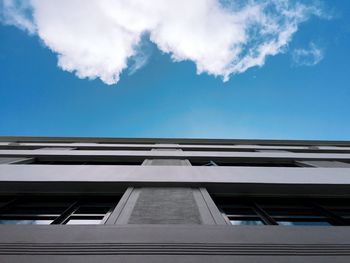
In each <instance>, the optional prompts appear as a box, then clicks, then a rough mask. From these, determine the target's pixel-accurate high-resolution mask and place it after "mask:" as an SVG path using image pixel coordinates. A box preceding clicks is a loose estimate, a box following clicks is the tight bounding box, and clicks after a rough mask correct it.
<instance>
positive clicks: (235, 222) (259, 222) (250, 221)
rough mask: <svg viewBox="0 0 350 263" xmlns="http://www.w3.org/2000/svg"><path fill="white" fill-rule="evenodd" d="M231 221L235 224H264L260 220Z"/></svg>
mask: <svg viewBox="0 0 350 263" xmlns="http://www.w3.org/2000/svg"><path fill="white" fill-rule="evenodd" d="M230 222H231V225H234V226H258V225H263V224H264V223H263V222H261V221H260V220H230Z"/></svg>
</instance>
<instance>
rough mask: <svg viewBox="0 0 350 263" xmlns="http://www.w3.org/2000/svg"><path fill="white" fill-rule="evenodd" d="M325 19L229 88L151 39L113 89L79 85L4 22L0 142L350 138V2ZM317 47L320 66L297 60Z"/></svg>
mask: <svg viewBox="0 0 350 263" xmlns="http://www.w3.org/2000/svg"><path fill="white" fill-rule="evenodd" d="M326 11H329V12H331V14H330V15H331V16H332V17H331V18H318V17H311V18H310V19H308V21H306V22H304V23H301V24H300V25H299V28H298V30H297V32H296V33H295V34H294V35H293V38H292V39H291V41H290V42H289V44H288V46H286V47H285V50H284V51H283V52H280V53H279V54H277V55H275V56H268V57H267V59H266V61H265V64H264V65H263V66H261V67H252V68H249V69H247V70H246V71H245V72H243V73H240V74H233V75H231V77H230V79H229V80H228V81H227V82H223V80H222V77H220V76H219V77H215V76H213V75H209V74H207V73H206V72H204V73H202V74H197V73H196V63H194V62H193V61H191V60H187V61H181V62H174V61H173V59H172V58H171V56H170V55H169V54H167V53H166V52H162V51H160V50H159V48H158V47H157V45H156V44H155V43H151V41H149V40H148V39H147V36H145V37H144V38H145V39H144V40H143V41H144V42H145V45H146V46H147V56H149V58H148V62H147V63H146V65H144V66H143V67H141V68H140V69H139V70H137V71H136V72H135V73H134V74H130V71H128V70H123V71H122V73H121V75H120V80H119V81H118V83H117V84H113V85H106V84H105V83H104V82H103V81H101V79H100V78H96V79H95V80H89V79H87V78H83V79H81V78H78V77H77V76H76V75H75V74H73V73H70V72H67V71H63V70H62V69H61V68H59V67H58V66H57V54H56V52H54V51H52V50H50V49H49V48H48V47H47V45H46V44H45V43H44V42H43V40H42V39H40V37H39V36H38V35H36V34H32V35H30V34H28V32H26V31H23V30H20V29H19V28H18V27H16V26H13V25H8V24H7V25H6V24H1V25H0V72H1V78H0V113H1V121H0V135H3V136H9V135H13V136H99V137H195V138H254V139H325V140H350V85H349V80H348V79H349V76H350V65H349V61H350V2H349V1H343V0H334V1H327V8H326ZM313 45H314V46H317V48H318V49H319V50H321V51H322V59H320V61H313V62H315V65H311V64H313V63H311V62H310V61H309V62H306V63H304V62H305V61H304V62H303V61H300V60H298V59H296V57H295V56H296V54H299V53H300V52H299V53H297V52H298V51H301V50H308V52H309V51H310V49H311V48H312V46H313ZM301 53H302V52H301ZM293 54H294V57H293ZM308 54H309V53H308ZM304 55H305V54H304ZM303 64H304V65H303ZM305 64H308V65H305Z"/></svg>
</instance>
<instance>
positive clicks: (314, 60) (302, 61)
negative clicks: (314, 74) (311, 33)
mask: <svg viewBox="0 0 350 263" xmlns="http://www.w3.org/2000/svg"><path fill="white" fill-rule="evenodd" d="M292 58H293V64H294V65H295V66H315V65H317V64H318V63H320V62H321V61H322V59H323V58H324V51H323V49H321V48H320V47H318V46H317V45H316V44H315V43H313V42H311V43H310V44H309V47H308V48H306V49H303V48H301V49H294V50H293V52H292Z"/></svg>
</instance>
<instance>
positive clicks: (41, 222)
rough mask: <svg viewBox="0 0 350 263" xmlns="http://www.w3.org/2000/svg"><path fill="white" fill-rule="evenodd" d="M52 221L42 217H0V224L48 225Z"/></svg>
mask: <svg viewBox="0 0 350 263" xmlns="http://www.w3.org/2000/svg"><path fill="white" fill-rule="evenodd" d="M52 221H53V220H44V219H32V220H28V219H0V225H7V224H8V225H49V224H51V223H52Z"/></svg>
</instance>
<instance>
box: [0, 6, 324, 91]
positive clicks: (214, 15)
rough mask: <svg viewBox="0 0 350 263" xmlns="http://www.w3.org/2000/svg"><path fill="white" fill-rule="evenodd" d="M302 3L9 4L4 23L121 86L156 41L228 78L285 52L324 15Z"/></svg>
mask: <svg viewBox="0 0 350 263" xmlns="http://www.w3.org/2000/svg"><path fill="white" fill-rule="evenodd" d="M303 2H304V1H299V0H264V1H255V0H246V1H219V0H191V1H189V0H168V1H163V0H147V1H145V0H89V1H84V0H60V1H57V0H27V1H26V0H22V1H16V0H2V7H1V8H2V12H1V16H2V21H3V22H4V23H6V24H12V25H15V26H17V27H19V28H21V29H24V30H27V31H28V32H29V33H31V34H37V35H38V36H39V37H40V38H41V39H42V41H43V42H44V44H45V45H46V46H47V47H48V48H50V49H51V50H52V51H53V52H55V53H57V56H58V66H59V67H60V68H62V69H63V70H66V71H69V72H74V73H75V74H76V75H77V76H78V77H80V78H90V79H95V78H100V79H101V80H102V81H103V82H105V83H107V84H114V83H117V82H118V80H119V77H120V74H121V72H122V71H123V70H125V69H126V68H127V67H128V66H130V63H128V62H130V61H132V60H134V62H135V63H133V64H132V66H131V69H129V72H130V73H134V72H135V71H136V70H137V69H139V68H140V67H141V66H142V65H144V64H145V62H146V61H147V56H148V54H147V52H143V50H142V48H141V51H140V43H141V42H142V41H141V40H142V36H143V35H145V34H147V35H149V40H150V41H152V42H153V43H154V44H155V45H156V46H157V47H158V48H159V49H160V50H161V51H162V52H164V53H168V54H170V55H171V57H172V59H173V61H184V60H189V61H193V62H194V63H195V64H196V67H197V73H198V74H200V73H203V72H205V73H208V74H211V75H214V76H220V77H222V78H223V79H224V80H228V79H229V77H230V76H231V75H233V74H238V73H242V72H244V71H246V70H247V69H249V68H251V67H256V66H259V67H261V66H263V65H264V63H265V60H266V58H267V57H268V56H274V55H276V54H279V53H281V52H284V51H285V48H286V46H287V45H288V43H289V42H290V41H291V39H292V36H293V34H294V33H295V32H296V31H297V30H298V26H299V24H300V23H302V22H304V21H306V20H308V19H309V18H310V17H311V16H313V15H314V16H323V13H322V10H321V9H320V8H319V7H317V6H316V5H311V4H309V5H306V4H303ZM309 3H310V1H309Z"/></svg>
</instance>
